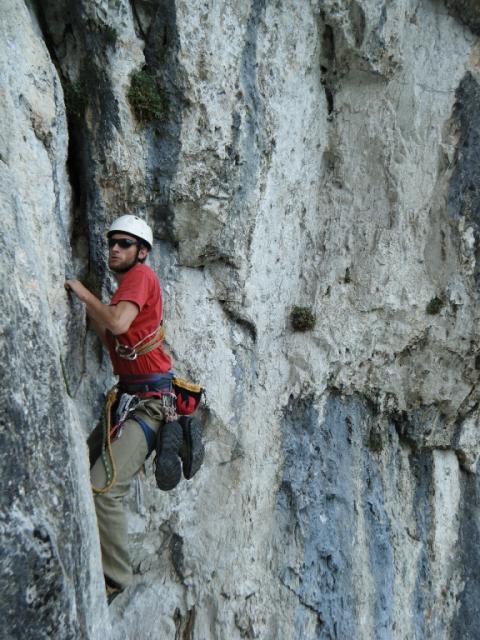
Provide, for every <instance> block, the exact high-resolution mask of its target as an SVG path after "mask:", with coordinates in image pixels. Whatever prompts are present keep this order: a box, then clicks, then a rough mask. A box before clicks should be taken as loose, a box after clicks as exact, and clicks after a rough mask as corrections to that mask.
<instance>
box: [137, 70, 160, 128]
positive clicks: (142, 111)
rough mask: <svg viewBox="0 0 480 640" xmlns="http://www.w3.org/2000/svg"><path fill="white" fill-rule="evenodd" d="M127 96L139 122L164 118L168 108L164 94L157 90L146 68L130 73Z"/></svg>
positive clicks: (152, 77) (154, 81)
mask: <svg viewBox="0 0 480 640" xmlns="http://www.w3.org/2000/svg"><path fill="white" fill-rule="evenodd" d="M127 97H128V101H129V102H130V104H131V106H132V109H133V112H134V113H135V117H136V118H137V120H139V121H140V122H152V121H154V120H164V119H165V116H166V113H167V108H168V103H167V99H166V96H165V94H164V93H163V92H161V91H160V90H159V88H158V86H157V83H156V80H155V78H154V76H153V74H152V73H150V71H148V70H147V69H142V70H140V71H134V72H133V73H132V75H131V77H130V88H129V90H128V94H127Z"/></svg>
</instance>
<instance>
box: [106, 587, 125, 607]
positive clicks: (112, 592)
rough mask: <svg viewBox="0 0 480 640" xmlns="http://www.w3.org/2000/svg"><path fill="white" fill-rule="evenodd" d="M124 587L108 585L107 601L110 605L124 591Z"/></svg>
mask: <svg viewBox="0 0 480 640" xmlns="http://www.w3.org/2000/svg"><path fill="white" fill-rule="evenodd" d="M122 591H123V589H117V588H116V587H108V586H107V603H108V606H110V605H111V604H112V602H113V601H114V600H115V598H116V597H117V596H119V595H120V594H121V593H122Z"/></svg>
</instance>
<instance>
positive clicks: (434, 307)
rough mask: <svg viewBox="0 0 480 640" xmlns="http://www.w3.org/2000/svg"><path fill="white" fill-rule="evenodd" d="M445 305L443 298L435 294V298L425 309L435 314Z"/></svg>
mask: <svg viewBox="0 0 480 640" xmlns="http://www.w3.org/2000/svg"><path fill="white" fill-rule="evenodd" d="M444 305H445V303H444V302H443V300H442V299H441V298H438V297H437V296H435V298H432V299H431V300H430V302H429V303H428V304H427V307H426V309H425V311H426V312H427V313H428V315H430V316H434V315H436V314H437V313H440V311H441V309H442V308H443V306H444Z"/></svg>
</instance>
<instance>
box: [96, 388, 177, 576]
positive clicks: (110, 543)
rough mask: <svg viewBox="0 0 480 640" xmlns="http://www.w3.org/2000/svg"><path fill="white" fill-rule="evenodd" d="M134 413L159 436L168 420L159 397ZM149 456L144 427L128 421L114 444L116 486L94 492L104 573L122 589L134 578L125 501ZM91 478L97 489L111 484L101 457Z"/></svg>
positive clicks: (144, 402)
mask: <svg viewBox="0 0 480 640" xmlns="http://www.w3.org/2000/svg"><path fill="white" fill-rule="evenodd" d="M134 413H135V415H138V416H139V417H140V418H142V419H143V420H144V421H145V422H146V423H147V424H148V425H149V427H151V429H153V431H155V433H157V432H158V430H159V428H160V425H161V424H163V422H164V421H165V409H164V406H163V403H162V401H161V400H160V399H159V398H150V399H147V400H144V401H142V402H141V403H140V404H139V405H138V406H137V408H136V409H135V412H134ZM147 453H148V446H147V441H146V438H145V434H144V433H143V430H142V428H141V427H140V425H139V424H138V423H137V422H135V420H131V419H130V420H127V421H126V422H125V424H124V425H123V427H122V433H121V436H120V437H119V438H117V439H116V440H115V441H114V442H113V443H112V454H113V458H114V461H115V467H116V481H115V484H114V485H113V486H112V488H111V489H110V490H109V491H107V492H106V493H94V502H95V510H96V513H97V521H98V531H99V534H100V546H101V551H102V564H103V573H104V574H105V576H106V577H107V578H109V580H110V581H112V582H113V583H114V584H116V585H118V586H119V587H121V588H125V587H126V586H127V585H128V584H129V583H130V581H131V579H132V567H131V565H130V560H129V557H128V530H127V520H126V515H125V511H124V508H123V498H124V497H125V495H126V494H127V493H128V490H129V488H130V484H131V482H132V479H133V478H134V476H135V475H136V474H137V473H138V472H139V471H140V469H141V468H142V465H143V463H144V462H145V458H146V456H147ZM90 478H91V482H92V485H93V486H95V487H98V488H101V487H104V486H105V485H106V484H107V476H106V472H105V467H104V464H103V461H102V458H101V457H100V458H98V459H97V461H96V462H95V464H94V465H93V467H92V469H91V471H90Z"/></svg>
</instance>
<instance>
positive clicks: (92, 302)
mask: <svg viewBox="0 0 480 640" xmlns="http://www.w3.org/2000/svg"><path fill="white" fill-rule="evenodd" d="M65 289H66V290H67V291H73V293H75V295H76V296H77V297H78V298H79V300H81V301H82V302H84V303H85V307H86V310H87V314H88V316H89V317H90V318H91V319H92V320H93V321H94V323H95V324H96V325H97V327H98V328H99V329H100V330H101V331H102V332H104V331H105V330H107V329H108V330H109V331H111V332H112V333H113V335H115V336H119V335H121V334H122V333H126V332H127V331H128V330H129V328H130V325H131V324H132V322H133V321H134V320H135V318H136V317H137V315H138V313H139V308H138V307H137V305H136V304H134V303H133V302H129V301H128V300H121V301H120V302H118V303H117V304H116V305H108V304H104V303H103V302H101V301H100V300H99V299H98V298H97V297H96V296H94V295H93V293H92V292H91V291H89V290H88V289H87V288H86V287H85V286H84V285H83V284H82V283H81V282H80V281H79V280H66V281H65Z"/></svg>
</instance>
